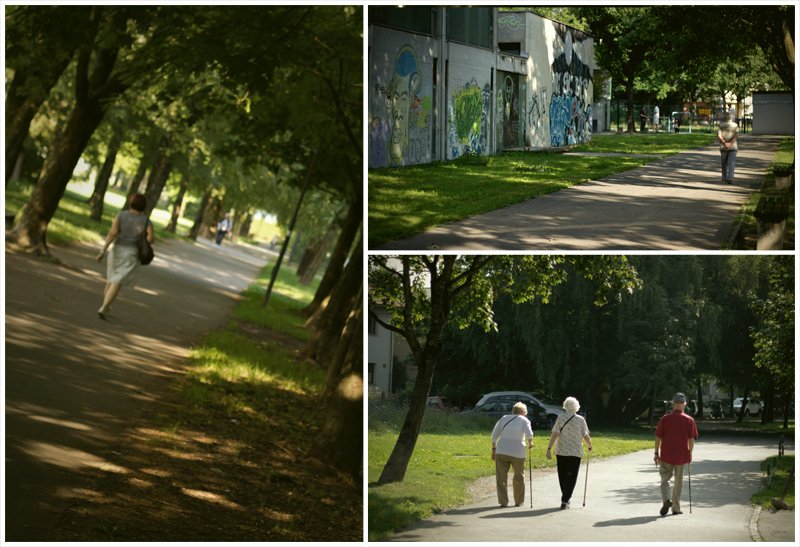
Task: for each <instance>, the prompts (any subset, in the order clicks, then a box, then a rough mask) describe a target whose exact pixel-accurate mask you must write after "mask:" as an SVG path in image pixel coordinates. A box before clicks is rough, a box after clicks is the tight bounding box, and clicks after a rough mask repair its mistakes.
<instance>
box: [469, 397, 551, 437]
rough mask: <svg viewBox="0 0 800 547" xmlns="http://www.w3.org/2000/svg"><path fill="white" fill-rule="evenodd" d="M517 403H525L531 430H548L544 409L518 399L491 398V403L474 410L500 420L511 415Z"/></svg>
mask: <svg viewBox="0 0 800 547" xmlns="http://www.w3.org/2000/svg"><path fill="white" fill-rule="evenodd" d="M518 402H522V403H525V406H527V407H528V414H527V416H525V417H526V418H528V421H530V422H531V429H550V425H549V421H548V419H547V412H546V411H545V409H544V408H542V407H541V406H539V405H537V404H536V403H533V402H527V401H524V400H521V399H520V398H518V397H507V398H492V400H491V401H488V402H485V403H483V404H480V405H478V406H477V407H476V409H477V410H478V412H480V413H481V414H485V415H487V416H493V417H496V419H500V418H501V417H503V416H507V415H509V414H511V409H513V408H514V405H515V404H517V403H518Z"/></svg>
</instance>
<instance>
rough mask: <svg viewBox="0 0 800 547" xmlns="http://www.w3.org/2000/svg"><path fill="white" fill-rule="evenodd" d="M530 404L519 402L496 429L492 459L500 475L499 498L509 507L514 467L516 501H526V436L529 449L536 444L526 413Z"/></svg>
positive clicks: (519, 503)
mask: <svg viewBox="0 0 800 547" xmlns="http://www.w3.org/2000/svg"><path fill="white" fill-rule="evenodd" d="M527 413H528V407H527V406H525V403H517V404H515V405H514V408H512V409H511V415H510V416H503V417H502V418H500V419H499V420H498V421H497V423H496V424H495V426H494V430H493V431H492V459H493V460H494V469H495V473H496V475H497V501H499V502H500V506H501V507H508V468H509V466H511V465H513V466H514V504H515V505H516V506H517V507H519V506H520V505H522V504H523V503H524V502H525V439H528V450H530V448H531V447H532V446H533V444H532V442H531V439H533V429H531V423H530V422H529V421H528V418H526V417H525V415H526V414H527Z"/></svg>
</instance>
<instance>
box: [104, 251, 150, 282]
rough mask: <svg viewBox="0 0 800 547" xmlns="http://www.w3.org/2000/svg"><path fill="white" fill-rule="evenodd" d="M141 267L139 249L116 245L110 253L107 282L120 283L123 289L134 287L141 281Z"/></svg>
mask: <svg viewBox="0 0 800 547" xmlns="http://www.w3.org/2000/svg"><path fill="white" fill-rule="evenodd" d="M141 266H142V265H141V263H140V262H139V249H137V248H136V247H128V246H127V245H117V244H116V243H115V244H114V245H112V246H111V249H110V250H109V253H108V269H107V271H106V280H107V281H108V282H109V283H119V284H120V285H122V286H123V287H134V286H136V281H138V279H139V269H140V268H141Z"/></svg>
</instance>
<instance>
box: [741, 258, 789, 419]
mask: <svg viewBox="0 0 800 547" xmlns="http://www.w3.org/2000/svg"><path fill="white" fill-rule="evenodd" d="M767 276H768V283H769V290H768V293H767V294H766V296H765V297H759V295H758V294H756V293H755V292H754V291H751V292H750V293H749V296H750V300H751V305H752V308H753V310H754V311H755V313H756V316H757V317H758V318H759V324H758V325H756V326H753V327H751V329H750V330H751V334H750V336H751V337H752V339H753V343H754V346H755V348H756V354H755V359H754V361H755V365H756V366H757V367H759V368H761V369H764V370H765V371H767V372H768V373H769V375H770V376H771V378H773V379H774V384H775V385H777V387H778V388H779V389H780V390H781V392H782V393H783V394H784V401H785V402H788V394H789V393H793V392H794V389H795V369H794V362H795V361H794V343H795V330H794V325H795V323H794V314H795V305H794V291H795V282H794V279H795V277H794V257H793V256H775V257H771V259H770V260H769V263H768V270H767ZM771 399H772V397H770V401H769V402H771ZM783 415H784V422H783V427H784V429H786V428H787V427H788V418H789V413H788V412H785V411H784V413H783ZM763 418H764V419H766V416H764V417H763Z"/></svg>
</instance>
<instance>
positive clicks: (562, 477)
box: [546, 397, 592, 509]
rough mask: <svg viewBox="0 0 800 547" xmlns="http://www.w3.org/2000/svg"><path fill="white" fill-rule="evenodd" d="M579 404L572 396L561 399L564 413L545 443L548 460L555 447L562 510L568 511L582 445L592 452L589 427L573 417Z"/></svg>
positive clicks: (576, 477)
mask: <svg viewBox="0 0 800 547" xmlns="http://www.w3.org/2000/svg"><path fill="white" fill-rule="evenodd" d="M580 407H581V405H580V404H579V403H578V399H576V398H575V397H567V398H566V399H565V400H564V410H566V412H565V413H564V414H562V415H561V416H559V417H558V418H557V419H556V424H555V425H554V426H553V431H552V433H550V442H549V443H548V444H547V454H546V455H547V459H548V460H551V459H553V456H552V455H551V454H550V451H551V449H552V447H553V444H555V445H556V450H555V452H556V462H557V466H558V484H559V486H561V508H562V509H568V508H569V500H570V498H571V497H572V491H573V490H575V483H576V482H577V481H578V470H579V469H580V467H581V458H583V444H582V443H581V440H583V441H584V442H586V446H587V447H588V448H589V450H591V449H592V439H591V438H590V437H589V427H588V426H587V425H586V420H584V419H583V416H579V415H578V414H576V412H578V409H579V408H580Z"/></svg>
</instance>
